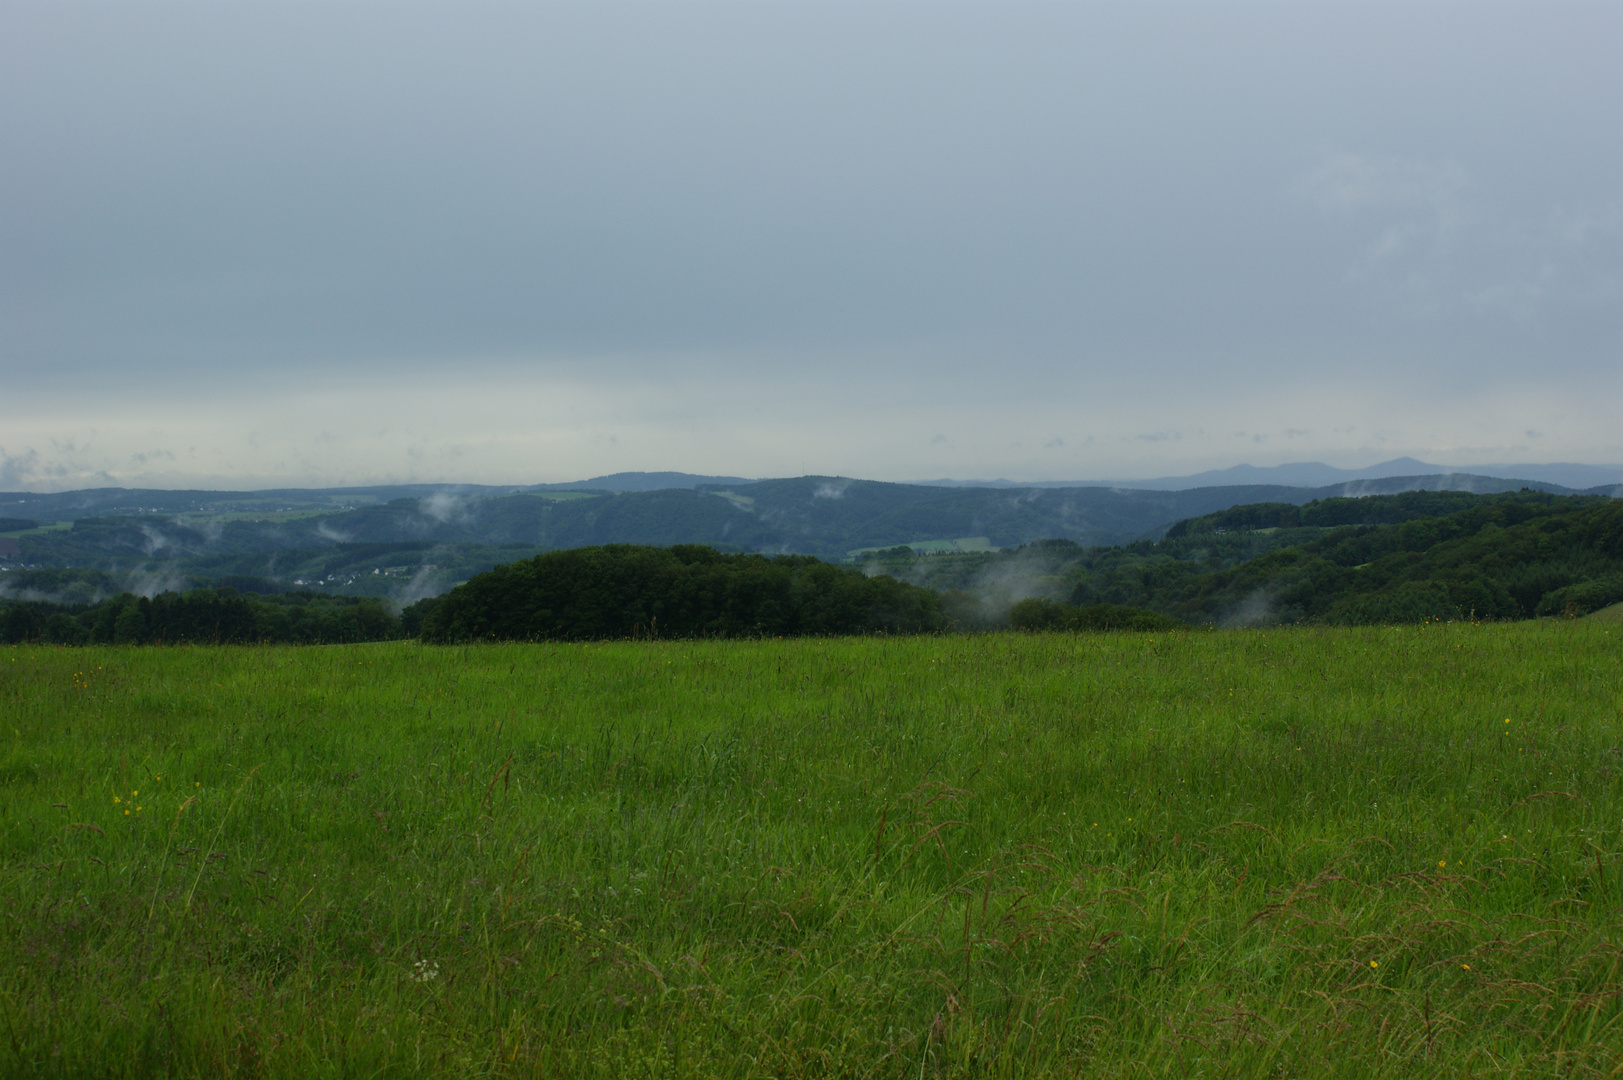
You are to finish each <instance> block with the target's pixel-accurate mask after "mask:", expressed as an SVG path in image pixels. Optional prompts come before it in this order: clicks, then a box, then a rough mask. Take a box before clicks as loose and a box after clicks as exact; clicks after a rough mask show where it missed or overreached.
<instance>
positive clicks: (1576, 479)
mask: <svg viewBox="0 0 1623 1080" xmlns="http://www.w3.org/2000/svg"><path fill="white" fill-rule="evenodd" d="M1439 475H1441V476H1475V477H1489V478H1492V479H1496V480H1529V481H1537V482H1539V483H1543V484H1555V485H1559V486H1560V487H1563V488H1566V489H1568V490H1571V491H1592V490H1593V489H1595V488H1599V487H1619V486H1623V465H1580V464H1572V463H1564V462H1559V463H1555V464H1549V465H1529V464H1522V465H1502V464H1501V465H1466V466H1460V467H1458V468H1450V467H1448V466H1446V465H1431V464H1428V463H1427V462H1424V461H1418V460H1416V459H1415V458H1411V457H1401V458H1393V459H1392V460H1391V461H1383V462H1381V463H1379V464H1377V465H1370V466H1368V467H1366V468H1362V469H1338V468H1336V467H1335V466H1333V465H1326V464H1324V463H1323V462H1321V461H1301V462H1295V463H1293V464H1288V465H1266V466H1259V465H1234V466H1231V467H1229V468H1227V469H1209V470H1207V471H1206V472H1199V473H1191V474H1189V475H1187V476H1161V477H1155V478H1152V479H1148V480H1045V481H1040V482H1033V483H1022V482H1020V481H1014V480H925V481H919V482H920V483H922V484H927V485H930V486H939V487H994V488H1025V487H1121V488H1132V489H1136V490H1140V491H1183V490H1186V489H1189V488H1201V487H1227V486H1231V485H1240V484H1282V485H1284V486H1286V487H1328V486H1330V485H1332V484H1342V483H1348V482H1352V481H1357V480H1390V479H1399V478H1404V477H1421V476H1439ZM1460 490H1466V489H1460Z"/></svg>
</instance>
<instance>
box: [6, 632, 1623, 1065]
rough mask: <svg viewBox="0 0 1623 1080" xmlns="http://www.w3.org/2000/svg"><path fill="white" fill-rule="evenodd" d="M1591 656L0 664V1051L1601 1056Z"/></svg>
mask: <svg viewBox="0 0 1623 1080" xmlns="http://www.w3.org/2000/svg"><path fill="white" fill-rule="evenodd" d="M1620 652H1623V637H1620V636H1619V634H1618V633H1617V632H1615V630H1614V629H1613V628H1611V627H1609V626H1608V625H1606V624H1602V623H1598V622H1594V621H1579V622H1560V623H1549V622H1546V623H1531V624H1514V625H1495V626H1480V627H1472V626H1462V625H1448V626H1432V627H1426V628H1404V629H1363V630H1340V631H1333V630H1317V631H1315V630H1292V631H1274V632H1252V633H1193V634H1177V635H1173V636H1165V635H1160V636H1148V635H1121V636H1081V637H1066V636H1037V637H1023V636H1018V635H1001V636H986V637H947V638H913V639H890V640H886V639H866V640H860V639H847V640H841V641H833V642H826V643H823V642H816V641H809V640H803V641H793V642H790V641H785V642H760V643H733V644H713V645H709V644H672V645H664V644H653V645H650V644H610V645H603V646H597V645H594V646H591V647H582V646H502V647H477V648H472V649H461V648H458V649H430V648H424V647H421V646H416V645H411V644H390V645H374V646H354V647H332V648H325V649H316V648H308V649H295V648H262V649H230V648H222V649H171V650H130V649H110V648H103V649H80V650H56V649H28V648H16V649H6V650H0V716H3V717H4V728H5V730H4V732H3V734H4V736H5V737H6V739H7V740H8V741H9V742H10V746H9V747H8V748H6V749H5V750H4V751H0V829H3V833H0V896H3V897H4V898H5V900H4V915H5V921H4V930H3V935H0V1007H3V1009H4V1013H5V1024H6V1027H5V1029H4V1035H3V1036H0V1072H3V1073H5V1074H10V1075H40V1076H50V1075H96V1076H119V1075H130V1076H136V1075H160V1074H162V1075H171V1076H192V1075H211V1076H212V1075H223V1074H233V1073H235V1074H238V1075H266V1076H339V1075H344V1076H356V1075H368V1076H374V1075H384V1076H387V1075H402V1076H404V1075H427V1074H436V1075H458V1076H466V1075H484V1074H492V1075H509V1074H511V1075H523V1076H529V1075H554V1074H558V1073H562V1074H565V1075H602V1076H678V1075H695V1076H766V1075H775V1076H797V1075H876V1076H909V1077H915V1076H920V1075H926V1076H928V1075H970V1074H973V1075H982V1074H985V1075H1005V1074H1018V1075H1024V1076H1035V1075H1048V1074H1054V1075H1074V1074H1076V1073H1078V1072H1081V1073H1085V1074H1087V1075H1099V1076H1110V1075H1144V1074H1146V1073H1148V1074H1151V1075H1168V1076H1195V1075H1210V1076H1216V1075H1225V1076H1274V1075H1290V1076H1304V1075H1336V1076H1366V1075H1389V1076H1407V1075H1417V1074H1422V1073H1423V1074H1427V1075H1458V1076H1482V1075H1493V1074H1503V1075H1511V1074H1514V1075H1519V1076H1531V1075H1557V1074H1559V1075H1576V1076H1589V1075H1606V1074H1608V1073H1609V1072H1610V1071H1611V1070H1612V1069H1613V1068H1614V1067H1615V1066H1616V1065H1617V1063H1618V1060H1619V1057H1618V1047H1620V1046H1623V1007H1620V1002H1619V995H1620V992H1623V967H1620V961H1623V924H1620V920H1619V918H1618V912H1619V910H1620V906H1623V905H1620V898H1623V897H1620V888H1619V875H1620V874H1623V864H1620V863H1619V861H1618V860H1617V854H1618V852H1619V849H1620V848H1623V838H1620V830H1619V821H1620V818H1623V777H1620V770H1623V756H1620V755H1623V751H1620V746H1623V722H1620V710H1623V697H1620V689H1619V680H1618V673H1619V670H1620V668H1619V661H1620V659H1623V657H1620ZM1507 718H1508V719H1509V720H1510V722H1509V723H1508V724H1507V723H1506V722H1505V721H1506V719H1507ZM115 797H116V798H117V799H118V800H119V801H116V802H115ZM188 800H190V801H188ZM57 804H62V805H57ZM126 811H129V812H128V813H126Z"/></svg>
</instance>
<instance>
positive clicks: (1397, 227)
mask: <svg viewBox="0 0 1623 1080" xmlns="http://www.w3.org/2000/svg"><path fill="white" fill-rule="evenodd" d="M1620 50H1623V13H1620V9H1618V8H1617V7H1616V6H1615V5H1574V6H1562V5H1537V6H1534V5H1524V6H1507V7H1489V6H1473V7H1471V8H1469V9H1467V8H1462V7H1460V6H1458V5H1453V4H1441V5H1425V4H1415V5H1403V6H1395V5H1364V4H1350V3H1349V4H1319V5H1277V6H1276V5H1244V6H1241V5H1204V4H1201V5H1189V6H1181V5H1172V4H1157V5H1126V4H1120V5H1115V4H1098V5H1070V4H1065V5H1052V6H1049V5H1041V4H1032V5H994V4H984V5H982V4H967V5H915V4H894V5H892V4H863V5H855V4H853V5H842V4H771V5H716V4H686V3H667V4H651V5H613V4H609V5H574V4H559V5H511V6H508V5H462V4H444V5H421V6H417V5H409V6H408V5H373V4H328V5H303V4H231V5H185V6H181V5H174V6H170V5H157V4H152V5H146V4H109V5H97V4H90V5H63V4H13V5H6V6H5V7H4V8H0V241H3V244H4V250H5V253H6V257H5V260H4V262H5V267H6V269H5V270H4V272H3V274H4V276H3V277H0V320H3V326H4V334H3V335H0V379H3V381H4V384H5V386H6V387H7V390H6V393H5V394H4V395H0V487H25V486H26V487H62V486H79V485H82V484H89V483H127V484H137V483H142V484H163V485H169V484H188V483H207V484H211V485H227V484H244V485H246V484H255V483H342V482H362V481H376V480H387V479H399V480H406V479H421V480H440V479H445V480H468V481H491V482H509V481H511V482H528V481H542V480H562V479H574V478H578V477H580V476H585V475H593V474H597V473H605V472H611V471H615V470H618V469H660V468H676V469H685V470H689V471H696V472H716V473H733V474H744V475H773V474H778V475H782V474H789V473H798V472H818V473H827V474H832V473H848V474H857V475H863V476H871V477H877V478H891V479H902V478H912V477H921V476H934V475H952V474H956V475H982V476H989V475H1008V476H1025V477H1028V478H1040V477H1086V476H1104V475H1112V476H1130V475H1155V474H1164V473H1166V472H1169V471H1175V470H1178V469H1183V468H1189V467H1204V466H1213V465H1228V464H1233V463H1235V462H1236V461H1240V460H1250V461H1254V462H1257V463H1259V464H1262V463H1271V462H1274V461H1281V460H1299V459H1303V458H1314V457H1318V458H1327V459H1333V460H1336V461H1337V463H1346V464H1359V463H1362V460H1363V458H1366V457H1367V458H1370V459H1373V457H1390V456H1394V455H1396V454H1398V453H1413V454H1415V455H1416V456H1421V457H1425V458H1426V459H1427V460H1437V461H1444V462H1446V461H1449V460H1455V461H1465V460H1484V459H1487V458H1493V459H1504V458H1506V457H1524V458H1527V459H1533V460H1539V459H1543V460H1549V459H1562V458H1565V459H1588V460H1614V461H1615V460H1623V436H1620V435H1619V433H1618V425H1617V424H1616V423H1615V419H1613V418H1615V416H1616V415H1617V414H1618V413H1619V411H1620V406H1623V364H1620V363H1619V358H1620V356H1619V354H1620V349H1623V314H1620V313H1623V138H1620V137H1619V136H1620V135H1623V131H1620V130H1619V128H1620V122H1619V119H1618V113H1617V110H1616V107H1615V106H1616V102H1617V101H1618V100H1619V91H1620V90H1623V79H1620V76H1619V74H1618V69H1617V66H1616V64H1615V62H1614V61H1615V56H1616V55H1617V54H1618V53H1619V51H1620ZM1534 433H1539V434H1534Z"/></svg>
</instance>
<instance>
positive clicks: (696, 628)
mask: <svg viewBox="0 0 1623 1080" xmlns="http://www.w3.org/2000/svg"><path fill="white" fill-rule="evenodd" d="M417 607H418V608H419V609H420V610H421V615H420V618H421V635H422V638H423V640H424V641H431V642H460V641H491V640H501V641H532V640H548V639H551V640H565V641H571V640H596V639H602V638H627V637H631V638H635V637H649V638H661V637H662V638H705V637H716V638H736V637H790V636H801V635H809V634H867V633H920V632H925V631H931V630H940V629H943V628H944V623H943V621H942V618H941V612H940V606H939V602H938V599H937V597H936V595H935V593H933V592H931V591H930V590H928V589H923V588H920V587H918V586H916V585H908V584H905V583H903V582H900V581H897V580H896V579H894V578H891V577H888V576H883V575H881V576H877V577H869V576H867V575H865V574H863V573H862V571H860V570H857V569H854V568H851V567H842V566H834V565H831V564H829V563H825V562H822V561H820V560H818V559H814V558H811V557H810V556H806V555H779V556H777V557H775V558H767V557H766V556H762V555H729V554H723V553H721V552H718V551H716V550H715V549H714V548H708V547H701V546H698V545H693V544H678V545H676V546H673V547H668V548H655V547H638V546H632V545H628V544H611V545H607V546H603V547H587V548H575V549H572V550H569V551H555V552H549V553H547V554H545V555H538V556H536V557H535V558H533V559H527V560H524V561H522V562H516V563H511V564H509V565H507V566H502V567H498V568H497V569H495V570H493V571H491V572H490V573H488V574H481V575H479V576H478V577H476V578H474V579H473V580H471V581H469V582H467V583H465V584H463V585H459V586H457V587H456V588H455V589H452V590H451V591H450V592H449V593H447V594H446V595H445V596H442V597H438V598H436V599H433V600H425V601H422V602H421V603H420V604H419V605H417ZM411 615H412V617H413V618H416V617H417V612H416V611H413V612H411Z"/></svg>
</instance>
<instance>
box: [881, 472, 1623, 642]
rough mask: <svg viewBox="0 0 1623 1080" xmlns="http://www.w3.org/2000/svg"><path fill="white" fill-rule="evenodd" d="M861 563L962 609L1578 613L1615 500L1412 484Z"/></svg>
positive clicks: (1612, 539) (1201, 620)
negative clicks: (1154, 529) (1072, 537)
mask: <svg viewBox="0 0 1623 1080" xmlns="http://www.w3.org/2000/svg"><path fill="white" fill-rule="evenodd" d="M1349 523H1355V524H1349ZM868 563H869V569H870V571H875V572H878V571H882V572H885V573H889V574H893V575H896V576H898V577H901V578H904V579H906V580H909V581H913V582H915V583H917V584H922V585H928V586H930V587H932V588H935V589H937V590H938V591H941V592H942V593H943V594H944V596H943V609H944V610H945V611H946V612H948V613H949V615H952V616H954V617H957V618H960V619H962V618H964V617H965V615H966V613H967V615H968V616H970V617H974V618H981V619H989V618H995V617H996V615H997V614H998V613H999V612H1003V611H1007V610H1008V608H1009V606H1010V605H1011V604H1012V603H1014V602H1015V601H1018V600H1020V599H1022V598H1024V597H1039V598H1046V599H1050V600H1057V601H1068V602H1070V603H1072V604H1076V605H1097V604H1101V603H1108V604H1118V605H1128V606H1132V607H1142V608H1148V609H1151V610H1154V611H1157V612H1160V613H1162V614H1166V615H1170V616H1173V617H1175V618H1177V619H1179V620H1180V621H1182V622H1185V623H1188V624H1193V625H1203V624H1213V625H1219V626H1240V625H1272V624H1283V623H1297V622H1321V623H1386V622H1420V621H1425V620H1427V619H1442V620H1450V619H1472V618H1479V619H1517V618H1530V617H1534V616H1539V615H1584V614H1587V613H1589V612H1592V611H1595V610H1598V609H1600V608H1603V607H1606V606H1607V605H1610V604H1613V603H1617V602H1619V601H1623V501H1619V500H1615V499H1607V498H1604V497H1593V496H1589V497H1559V496H1552V495H1547V494H1544V493H1541V492H1514V493H1506V494H1500V495H1492V496H1472V495H1464V494H1459V493H1430V492H1413V493H1408V494H1401V495H1394V496H1378V497H1373V498H1368V499H1336V500H1324V501H1321V502H1318V503H1313V504H1309V505H1307V506H1304V507H1300V508H1298V507H1293V506H1281V505H1280V504H1277V503H1275V504H1260V505H1252V506H1243V507H1235V508H1232V509H1230V510H1227V511H1224V512H1221V513H1217V514H1212V515H1209V516H1206V517H1203V518H1200V519H1194V520H1190V521H1185V522H1181V523H1180V524H1179V525H1178V526H1176V527H1174V528H1173V529H1171V530H1169V531H1168V535H1167V537H1166V538H1165V539H1163V540H1162V541H1160V542H1159V543H1151V542H1148V541H1145V542H1139V543H1134V544H1128V545H1123V546H1117V547H1108V548H1082V547H1079V546H1077V545H1075V544H1071V543H1067V542H1065V541H1046V542H1042V543H1037V544H1031V545H1027V546H1026V547H1024V548H1021V549H1019V550H1017V551H1008V552H1001V553H987V554H985V555H960V556H937V557H923V558H921V557H919V556H917V555H915V554H914V553H912V552H911V551H908V550H905V549H894V550H891V551H887V552H879V553H876V554H875V555H873V556H872V557H870V558H869V560H868Z"/></svg>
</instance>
